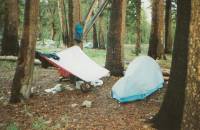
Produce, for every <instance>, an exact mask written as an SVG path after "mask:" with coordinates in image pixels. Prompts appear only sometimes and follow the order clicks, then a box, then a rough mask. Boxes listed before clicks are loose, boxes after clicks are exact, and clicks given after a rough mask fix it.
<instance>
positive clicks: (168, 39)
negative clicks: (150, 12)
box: [165, 0, 173, 54]
mask: <svg viewBox="0 0 200 130" xmlns="http://www.w3.org/2000/svg"><path fill="white" fill-rule="evenodd" d="M171 6H172V1H171V0H166V7H165V53H168V54H169V53H171V52H172V45H173V32H172V11H171Z"/></svg>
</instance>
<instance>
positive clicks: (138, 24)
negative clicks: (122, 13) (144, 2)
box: [135, 0, 141, 55]
mask: <svg viewBox="0 0 200 130" xmlns="http://www.w3.org/2000/svg"><path fill="white" fill-rule="evenodd" d="M135 2H136V45H135V52H136V55H139V54H140V53H141V47H140V45H141V0H136V1H135Z"/></svg>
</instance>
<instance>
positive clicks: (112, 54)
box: [106, 0, 126, 76]
mask: <svg viewBox="0 0 200 130" xmlns="http://www.w3.org/2000/svg"><path fill="white" fill-rule="evenodd" d="M125 17H126V0H112V5H111V16H110V24H109V33H108V45H107V54H106V68H107V69H108V70H110V73H111V75H114V76H122V75H123V71H124V63H123V58H124V54H123V49H124V47H123V46H124V38H125V37H124V36H125Z"/></svg>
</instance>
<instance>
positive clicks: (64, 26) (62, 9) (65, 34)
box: [58, 0, 68, 46]
mask: <svg viewBox="0 0 200 130" xmlns="http://www.w3.org/2000/svg"><path fill="white" fill-rule="evenodd" d="M58 10H59V17H60V27H61V31H62V39H63V44H64V45H65V46H67V45H68V31H67V29H68V28H67V18H66V10H65V2H64V0H58Z"/></svg>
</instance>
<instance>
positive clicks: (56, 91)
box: [44, 84, 63, 94]
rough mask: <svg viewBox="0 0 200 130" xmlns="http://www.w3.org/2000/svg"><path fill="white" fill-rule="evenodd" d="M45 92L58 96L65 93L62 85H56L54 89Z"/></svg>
mask: <svg viewBox="0 0 200 130" xmlns="http://www.w3.org/2000/svg"><path fill="white" fill-rule="evenodd" d="M44 91H45V92H47V93H53V94H56V93H58V92H61V91H63V88H62V84H56V86H54V87H53V88H50V89H45V90H44Z"/></svg>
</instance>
